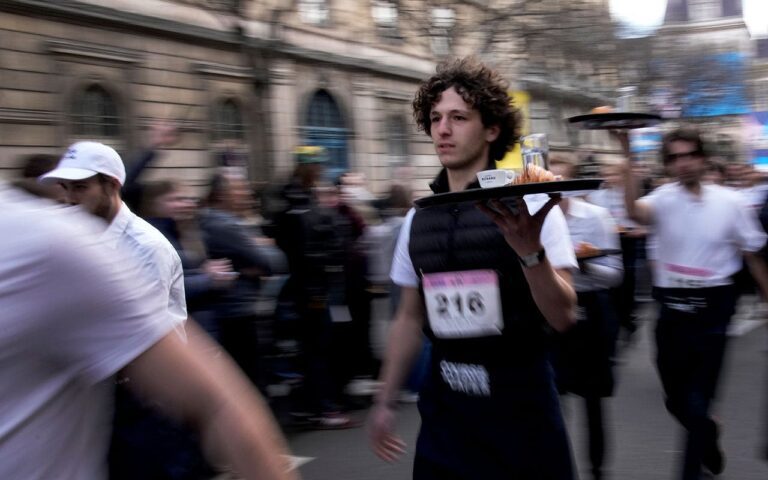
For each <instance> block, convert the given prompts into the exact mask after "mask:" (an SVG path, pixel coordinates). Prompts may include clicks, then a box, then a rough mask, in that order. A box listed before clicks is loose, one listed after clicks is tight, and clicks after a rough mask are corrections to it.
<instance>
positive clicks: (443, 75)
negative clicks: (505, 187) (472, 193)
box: [413, 57, 521, 160]
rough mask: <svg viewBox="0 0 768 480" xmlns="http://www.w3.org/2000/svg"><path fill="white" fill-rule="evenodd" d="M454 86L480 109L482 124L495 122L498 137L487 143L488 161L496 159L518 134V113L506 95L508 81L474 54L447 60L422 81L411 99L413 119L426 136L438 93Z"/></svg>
mask: <svg viewBox="0 0 768 480" xmlns="http://www.w3.org/2000/svg"><path fill="white" fill-rule="evenodd" d="M451 87H453V88H455V89H456V92H457V93H458V94H459V95H461V98H462V99H463V100H464V101H465V102H467V103H468V104H469V105H471V106H472V107H473V108H475V109H476V110H478V111H479V112H480V117H481V119H482V122H483V125H484V126H485V127H490V126H494V125H498V127H499V136H498V138H496V140H495V141H494V142H493V143H491V146H490V149H489V153H488V155H489V157H490V159H489V160H500V159H502V158H504V155H505V154H506V153H507V150H509V148H510V146H512V145H513V144H514V143H515V142H517V141H518V138H519V136H520V123H521V121H520V113H519V111H518V109H517V108H515V107H514V106H513V105H512V100H511V99H510V98H509V96H508V95H507V89H508V88H509V85H508V83H507V82H506V81H505V80H504V79H503V78H502V77H501V75H500V74H499V73H498V72H496V71H495V70H492V69H490V68H488V67H486V66H485V65H483V64H482V63H481V62H479V61H478V60H477V59H476V58H474V57H465V58H461V59H455V60H449V61H445V62H442V63H440V64H439V65H438V66H437V69H436V71H435V75H433V76H432V77H430V78H429V79H427V80H426V81H424V83H422V84H421V87H419V90H418V91H417V92H416V97H415V98H414V99H413V118H414V120H416V125H417V126H418V127H419V129H420V130H424V132H426V134H427V135H430V130H431V128H432V120H431V116H430V112H431V110H432V107H433V106H434V104H435V103H437V102H438V101H439V100H440V96H441V95H442V93H443V92H444V91H445V90H447V89H449V88H451Z"/></svg>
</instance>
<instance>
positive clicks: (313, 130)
mask: <svg viewBox="0 0 768 480" xmlns="http://www.w3.org/2000/svg"><path fill="white" fill-rule="evenodd" d="M301 130H302V142H303V143H304V144H305V145H315V146H320V147H324V148H325V149H326V151H327V152H328V157H329V165H328V168H327V169H326V170H327V172H328V175H329V176H331V177H334V176H336V175H338V174H340V173H342V172H344V171H346V170H347V169H348V168H349V167H348V162H347V136H348V134H349V132H348V130H347V127H346V123H345V122H344V118H343V117H342V115H341V110H339V106H338V105H337V104H336V101H335V100H334V99H333V97H331V95H330V94H329V93H328V92H327V91H325V90H318V91H317V92H315V94H314V95H313V96H312V100H310V102H309V108H308V109H307V113H306V117H305V120H304V126H302V127H301Z"/></svg>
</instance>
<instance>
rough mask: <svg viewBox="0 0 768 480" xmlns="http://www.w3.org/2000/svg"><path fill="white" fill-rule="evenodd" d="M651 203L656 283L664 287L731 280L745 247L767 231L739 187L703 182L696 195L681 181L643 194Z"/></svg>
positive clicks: (758, 244)
mask: <svg viewBox="0 0 768 480" xmlns="http://www.w3.org/2000/svg"><path fill="white" fill-rule="evenodd" d="M639 201H640V202H643V203H645V204H647V205H648V206H649V207H650V208H651V215H652V221H653V226H654V229H655V232H656V242H657V249H656V261H655V262H654V270H655V271H654V283H655V285H656V286H657V287H663V288H706V287H716V286H721V285H729V284H731V283H732V281H731V276H732V275H733V274H735V273H736V272H738V271H739V270H740V269H741V265H742V252H745V251H746V252H757V251H758V250H760V249H761V248H762V247H763V245H765V241H766V234H765V232H764V231H763V229H762V227H761V226H760V225H759V224H758V221H757V216H756V215H755V213H754V211H752V210H751V209H749V208H748V207H746V206H745V205H744V201H743V198H742V197H741V196H740V194H739V193H738V192H735V191H733V190H731V189H728V188H725V187H721V186H719V185H706V184H705V185H702V186H701V194H700V195H699V196H696V195H694V194H692V193H691V192H689V191H688V190H686V189H685V188H684V187H683V186H682V185H680V184H679V183H677V182H676V183H671V184H667V185H662V186H661V187H659V188H657V189H656V190H654V191H653V192H651V193H650V194H649V195H647V196H645V197H643V198H642V199H640V200H639Z"/></svg>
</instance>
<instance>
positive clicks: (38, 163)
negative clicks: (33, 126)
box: [13, 154, 65, 203]
mask: <svg viewBox="0 0 768 480" xmlns="http://www.w3.org/2000/svg"><path fill="white" fill-rule="evenodd" d="M58 163H59V157H57V156H56V155H48V154H38V155H30V156H28V157H25V158H24V160H23V162H22V166H21V178H19V179H17V180H16V181H14V182H13V185H14V186H15V187H17V188H20V189H22V190H24V191H26V192H27V193H29V194H32V195H35V196H38V197H43V198H48V199H51V200H54V201H57V202H60V203H64V201H65V195H64V193H65V192H64V189H63V188H62V187H61V185H59V184H50V183H49V184H43V183H40V182H38V181H37V179H38V177H40V176H41V175H43V174H46V173H48V172H50V171H51V170H53V169H54V168H56V165H57V164H58Z"/></svg>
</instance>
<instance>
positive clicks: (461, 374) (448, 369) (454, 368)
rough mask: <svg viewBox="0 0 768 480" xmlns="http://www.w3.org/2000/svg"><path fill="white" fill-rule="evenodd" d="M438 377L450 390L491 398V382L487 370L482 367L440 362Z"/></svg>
mask: <svg viewBox="0 0 768 480" xmlns="http://www.w3.org/2000/svg"><path fill="white" fill-rule="evenodd" d="M440 375H441V376H442V377H443V381H444V382H445V383H446V384H448V386H449V387H451V390H453V391H454V392H459V393H466V394H467V395H472V396H475V397H489V396H491V381H490V377H489V376H488V370H486V369H485V367H483V366H482V365H474V364H469V363H453V362H448V361H446V360H442V361H441V362H440Z"/></svg>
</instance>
